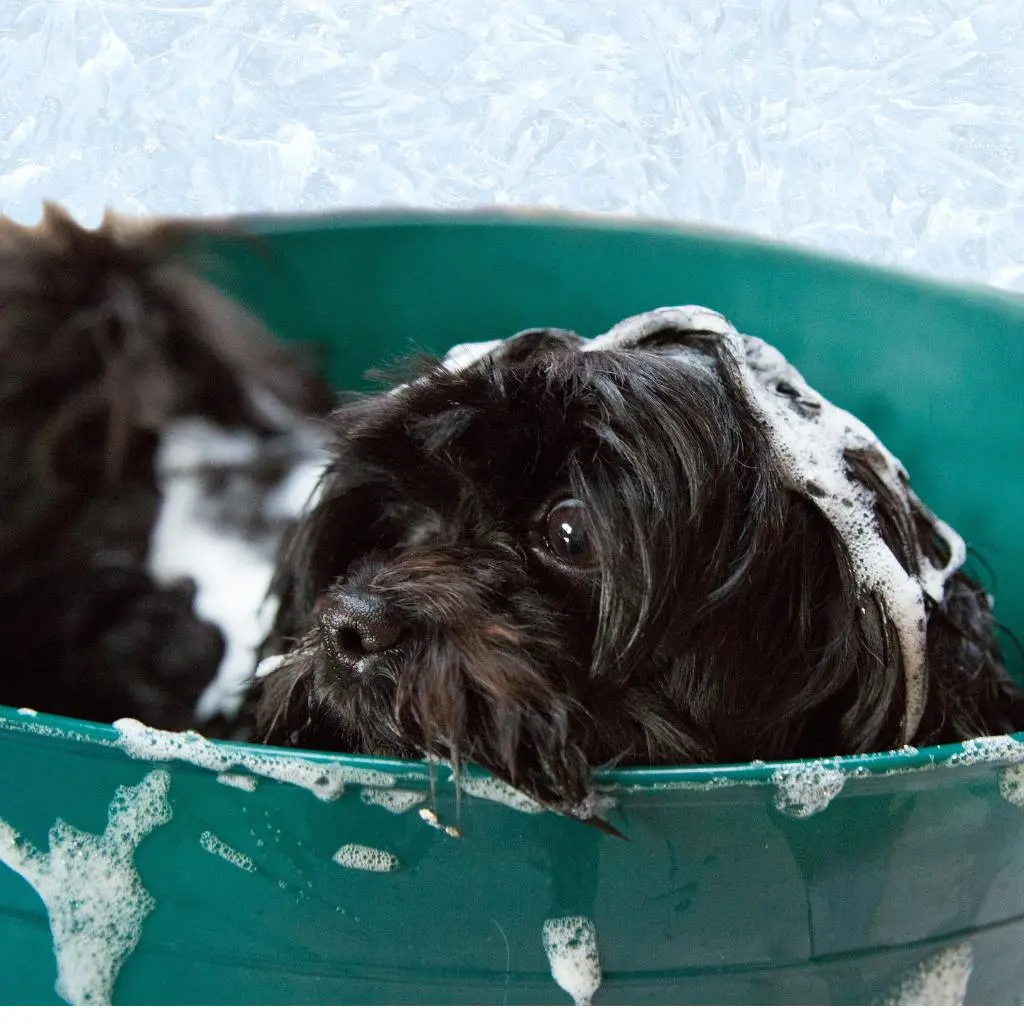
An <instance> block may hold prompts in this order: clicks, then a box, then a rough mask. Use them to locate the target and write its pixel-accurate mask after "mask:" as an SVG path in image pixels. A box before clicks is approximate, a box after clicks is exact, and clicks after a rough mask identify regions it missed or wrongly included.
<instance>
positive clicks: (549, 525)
mask: <svg viewBox="0 0 1024 1024" xmlns="http://www.w3.org/2000/svg"><path fill="white" fill-rule="evenodd" d="M544 536H545V540H546V541H547V545H548V549H549V550H550V551H551V553H552V554H553V555H554V556H555V558H557V559H558V560H559V561H562V562H568V563H569V564H570V565H572V566H575V567H576V568H578V569H587V568H589V567H590V566H591V565H593V561H594V553H593V550H592V548H591V544H590V537H589V535H588V533H587V510H586V508H585V507H584V505H583V502H582V501H579V500H577V499H576V498H566V499H564V500H563V501H559V502H557V503H556V504H554V505H552V506H551V508H550V509H549V510H548V514H547V516H546V518H545V520H544Z"/></svg>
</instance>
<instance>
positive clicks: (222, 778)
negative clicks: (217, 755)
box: [217, 772, 258, 793]
mask: <svg viewBox="0 0 1024 1024" xmlns="http://www.w3.org/2000/svg"><path fill="white" fill-rule="evenodd" d="M217 781H218V782H219V783H221V784H222V785H224V786H232V787H234V788H235V789H244V790H246V791H248V792H249V793H252V792H255V790H256V784H257V782H258V780H257V779H256V778H255V777H254V776H252V775H233V774H231V772H221V773H220V775H218V776H217Z"/></svg>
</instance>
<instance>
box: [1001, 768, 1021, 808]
mask: <svg viewBox="0 0 1024 1024" xmlns="http://www.w3.org/2000/svg"><path fill="white" fill-rule="evenodd" d="M999 795H1000V796H1001V797H1002V798H1003V799H1004V800H1005V801H1007V803H1011V804H1013V805H1014V807H1024V765H1022V764H1015V765H1012V766H1011V767H1009V768H1005V769H1004V770H1003V771H1001V772H1000V773H999Z"/></svg>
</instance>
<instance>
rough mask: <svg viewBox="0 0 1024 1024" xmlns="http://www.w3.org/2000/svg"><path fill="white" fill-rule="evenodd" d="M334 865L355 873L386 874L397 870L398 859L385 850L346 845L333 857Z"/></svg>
mask: <svg viewBox="0 0 1024 1024" xmlns="http://www.w3.org/2000/svg"><path fill="white" fill-rule="evenodd" d="M333 860H334V862H335V863H336V864H340V865H341V866H342V867H343V868H354V869H355V870H356V871H377V872H388V871H397V870H398V867H399V865H398V858H397V857H396V856H395V855H394V854H393V853H388V851H387V850H375V849H374V848H373V847H372V846H361V845H360V844H359V843H346V844H345V845H344V846H343V847H341V849H340V850H338V851H337V852H336V853H335V854H334V857H333Z"/></svg>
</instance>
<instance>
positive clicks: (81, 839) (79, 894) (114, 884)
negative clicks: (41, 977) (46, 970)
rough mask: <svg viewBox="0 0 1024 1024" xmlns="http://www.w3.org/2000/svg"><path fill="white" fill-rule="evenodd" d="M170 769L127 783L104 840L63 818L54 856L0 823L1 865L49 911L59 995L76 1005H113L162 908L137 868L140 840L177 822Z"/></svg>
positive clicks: (55, 831)
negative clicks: (127, 966)
mask: <svg viewBox="0 0 1024 1024" xmlns="http://www.w3.org/2000/svg"><path fill="white" fill-rule="evenodd" d="M170 784H171V777H170V774H169V773H168V772H166V771H159V770H158V771H153V772H150V773H149V774H148V775H147V776H146V777H145V778H144V779H143V780H142V782H140V783H139V784H138V785H137V786H119V787H118V789H117V791H116V793H115V795H114V799H113V801H111V804H110V809H109V811H108V820H107V827H106V829H105V830H104V832H103V834H102V835H99V836H97V835H93V834H91V833H88V832H82V831H80V830H79V829H77V828H75V827H74V826H73V825H69V824H68V823H67V822H65V821H62V820H61V819H58V820H57V821H56V822H55V824H54V826H53V828H51V829H50V852H49V853H41V852H39V851H38V850H35V849H34V848H33V847H32V846H31V844H29V843H28V842H26V841H25V840H24V839H22V838H21V837H20V836H18V834H17V832H15V830H14V829H13V828H12V827H11V826H10V825H9V824H7V823H6V822H4V821H2V820H0V861H3V863H5V864H6V865H7V866H8V867H9V868H11V869H12V870H13V871H16V872H17V873H18V874H19V875H21V877H22V878H24V879H25V881H26V882H28V883H29V885H31V886H32V887H33V888H34V889H35V890H36V892H37V893H38V894H39V896H40V898H41V899H42V901H43V903H44V904H45V906H46V912H47V914H48V915H49V919H50V931H51V933H52V936H53V952H54V955H55V957H56V960H57V983H56V986H55V987H56V990H57V994H58V995H59V996H60V997H61V998H62V999H64V1000H66V1001H67V1002H69V1003H72V1004H74V1005H104V1004H109V1003H110V1002H111V999H112V996H113V991H114V983H115V981H116V980H117V975H118V972H119V971H120V970H121V967H122V966H123V965H124V962H125V961H126V960H127V959H128V957H129V956H130V955H131V953H132V951H133V950H134V949H135V947H136V946H137V945H138V942H139V939H140V938H141V936H142V925H143V922H144V921H145V919H146V918H147V917H148V916H149V914H150V913H151V912H152V910H153V908H154V907H155V906H156V900H155V899H154V898H153V897H152V896H151V895H150V894H149V892H147V891H146V889H145V888H144V887H143V884H142V879H141V877H140V876H139V873H138V871H137V870H136V867H135V850H136V847H138V845H139V843H140V842H141V841H142V840H143V839H144V838H145V837H146V836H147V835H148V834H149V833H150V832H152V831H153V829H155V828H157V826H159V825H163V824H165V823H166V822H168V821H170V818H171V806H170V803H169V802H168V800H167V794H168V790H169V788H170Z"/></svg>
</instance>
